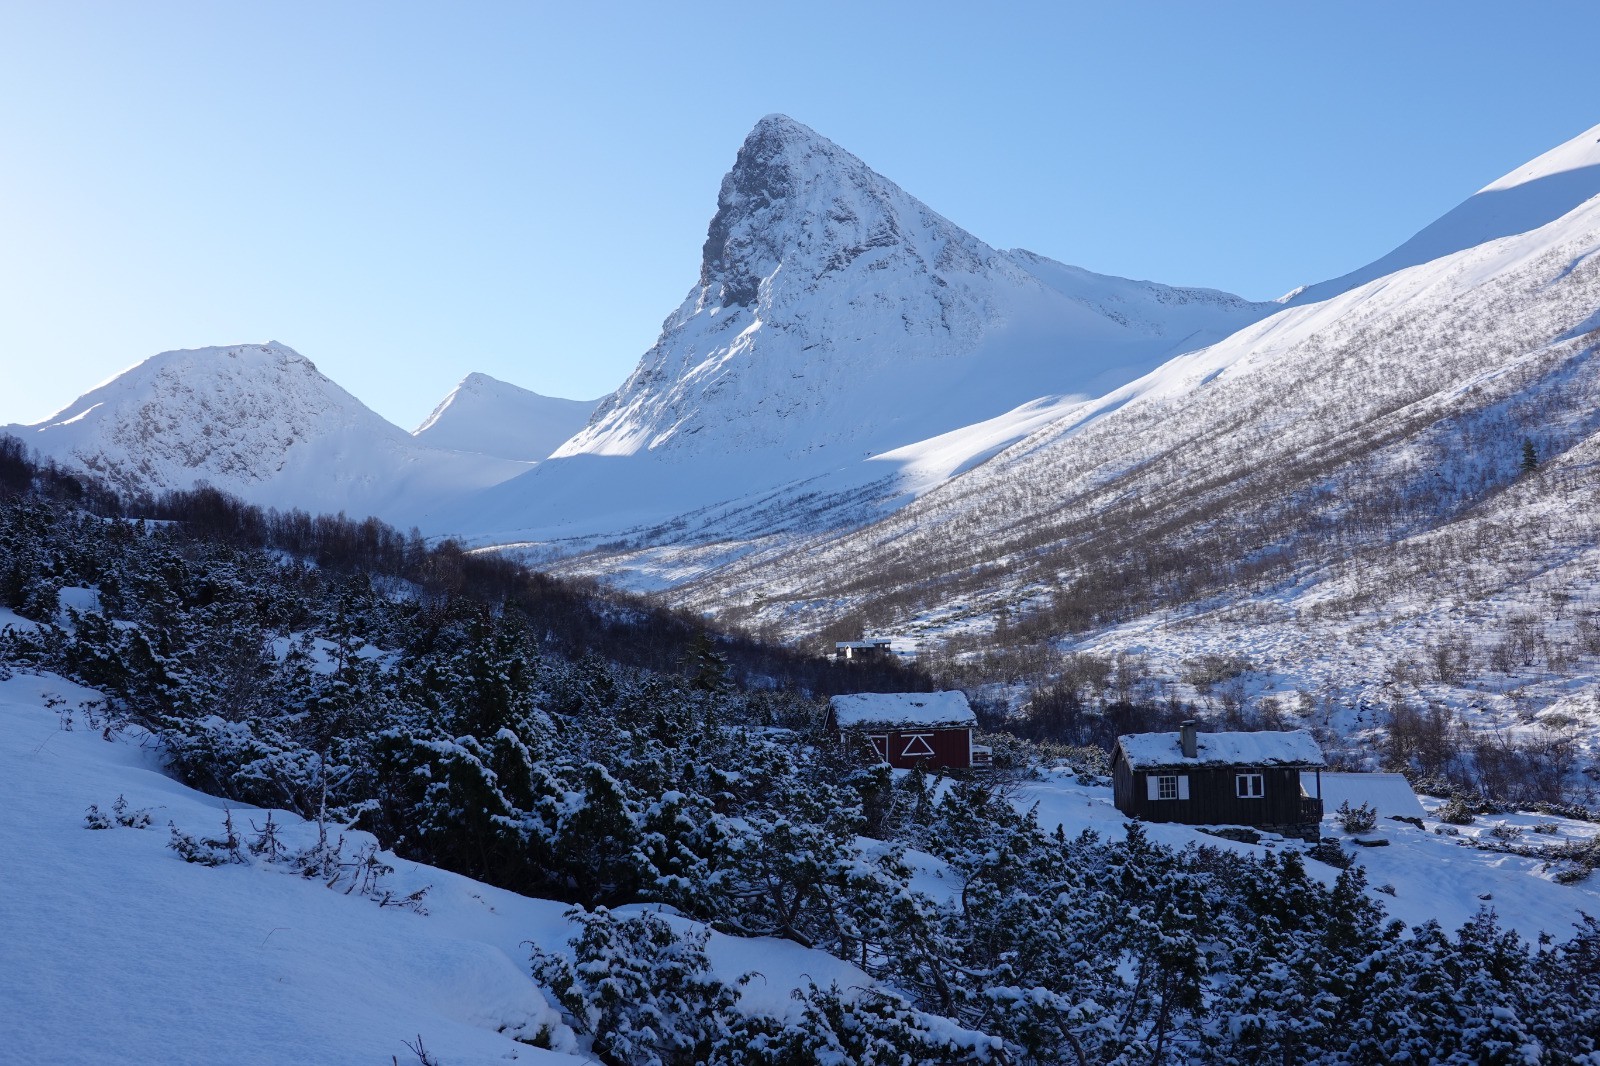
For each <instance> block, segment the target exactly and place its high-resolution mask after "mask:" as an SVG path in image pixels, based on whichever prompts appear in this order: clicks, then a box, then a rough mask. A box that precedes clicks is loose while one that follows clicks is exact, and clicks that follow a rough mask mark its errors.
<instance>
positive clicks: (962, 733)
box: [828, 692, 990, 770]
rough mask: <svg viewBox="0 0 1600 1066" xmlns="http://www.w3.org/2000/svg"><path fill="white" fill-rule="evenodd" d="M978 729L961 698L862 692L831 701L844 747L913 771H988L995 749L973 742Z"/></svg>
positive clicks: (832, 724)
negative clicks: (991, 750)
mask: <svg viewBox="0 0 1600 1066" xmlns="http://www.w3.org/2000/svg"><path fill="white" fill-rule="evenodd" d="M977 724H978V719H977V717H976V716H975V715H974V714H973V713H972V708H971V707H970V706H968V705H967V697H966V696H964V695H962V694H961V693H959V692H856V693H851V694H850V695H847V696H835V697H833V699H831V700H829V701H828V728H829V729H830V730H833V731H836V732H838V734H839V739H840V740H841V741H842V742H844V743H846V744H851V743H854V744H856V745H857V746H858V747H859V749H860V750H861V751H862V752H872V753H874V754H875V755H876V757H877V758H878V759H879V760H881V761H883V762H886V763H888V764H889V765H890V766H895V767H900V768H902V769H907V770H909V769H910V768H911V767H913V766H921V767H923V768H924V769H929V770H932V769H940V768H949V769H955V770H965V769H968V768H969V767H987V766H988V765H989V762H990V751H989V749H988V748H987V747H985V746H983V745H982V744H974V743H973V742H972V730H973V727H974V726H976V725H977Z"/></svg>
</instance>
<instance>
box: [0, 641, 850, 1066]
mask: <svg viewBox="0 0 1600 1066" xmlns="http://www.w3.org/2000/svg"><path fill="white" fill-rule="evenodd" d="M7 620H8V619H6V618H0V624H4V623H5V622H6V621H7ZM10 620H14V618H12V619H10ZM98 703H99V699H98V696H97V694H96V693H94V692H92V691H90V690H87V689H84V688H81V687H79V686H77V685H74V684H72V683H70V682H67V681H64V680H62V679H60V678H57V677H54V676H51V675H30V674H17V675H15V676H12V677H10V678H8V679H6V680H3V681H0V782H3V784H0V800H3V802H4V806H5V814H4V817H3V818H0V1005H3V1006H0V1017H4V1019H5V1030H6V1033H5V1039H4V1048H3V1050H0V1060H4V1061H7V1062H17V1063H29V1064H30V1066H47V1064H58V1063H59V1064H81V1063H111V1062H119V1063H121V1062H126V1063H163V1064H171V1066H179V1064H194V1066H209V1064H213V1063H218V1062H228V1063H232V1064H240V1066H249V1064H280V1063H281V1064H289V1063H296V1064H299V1063H387V1062H389V1061H390V1059H391V1056H393V1057H396V1058H398V1060H399V1061H401V1062H408V1061H410V1062H415V1061H416V1058H415V1056H414V1055H412V1053H411V1052H410V1051H408V1050H407V1047H406V1042H408V1041H409V1042H411V1043H415V1042H416V1040H417V1038H418V1037H419V1036H420V1037H421V1038H422V1042H423V1044H424V1045H425V1046H426V1048H427V1050H428V1051H429V1052H430V1053H431V1054H432V1055H434V1056H435V1057H436V1058H437V1059H438V1060H439V1061H441V1062H445V1063H449V1064H450V1066H473V1064H483V1066H488V1064H491V1063H493V1064H503V1063H507V1062H519V1063H546V1062H547V1063H555V1062H578V1061H585V1060H584V1058H583V1057H582V1056H581V1055H579V1054H577V1053H576V1048H577V1044H576V1043H575V1041H574V1039H573V1037H572V1035H571V1033H570V1031H568V1030H566V1029H565V1027H564V1026H563V1025H562V1024H561V1021H560V1017H559V1015H558V1013H557V1012H556V1011H555V1010H554V1009H553V1008H552V1007H551V1005H550V1003H549V1001H548V1000H547V998H546V996H545V995H544V993H543V992H542V991H541V990H540V989H539V987H538V986H537V985H536V984H535V983H534V982H533V980H532V977H531V976H530V968H529V961H528V960H529V944H530V943H532V944H536V945H538V946H540V947H541V948H544V949H547V950H559V949H561V948H562V947H563V946H564V945H565V943H566V941H567V940H568V938H569V937H570V936H571V935H572V931H573V927H572V925H571V923H569V922H568V921H567V920H566V919H565V917H564V914H565V912H566V910H567V906H566V905H565V904H561V903H556V902H552V901H549V900H539V899H529V898H527V897H523V896H518V895H515V894H513V893H510V892H506V891H503V890H500V889H496V888H491V887H489V886H486V885H483V884H480V883H478V882H475V881H472V880H470V879H468V878H465V877H461V876H458V875H456V874H451V873H447V872H445V871H442V870H438V869H434V868H432V867H427V866H421V865H419V864H416V863H411V862H406V861H403V860H400V859H397V858H395V857H394V856H393V855H388V854H384V855H383V856H382V857H383V858H385V859H386V860H387V861H388V862H389V863H390V864H391V865H392V866H393V867H394V872H393V873H392V874H391V875H389V877H388V878H386V885H387V887H389V888H390V889H392V891H393V892H394V895H395V897H396V898H400V897H403V896H404V895H406V894H408V893H411V892H414V891H416V890H418V889H422V888H426V889H427V893H426V895H425V897H424V898H423V900H422V906H423V907H424V908H425V909H426V911H427V913H426V914H419V913H416V912H414V911H413V910H410V909H405V908H399V907H380V906H378V904H377V903H376V902H374V901H373V900H371V899H367V898H363V897H362V896H361V895H359V894H351V895H345V894H344V893H343V891H342V887H343V886H342V885H336V886H335V887H334V888H333V889H332V890H330V889H329V888H326V887H324V885H323V883H322V882H321V881H318V880H307V879H305V878H303V877H300V876H298V875H296V874H294V873H292V872H290V871H289V870H288V869H287V867H286V866H285V865H284V864H272V863H268V862H265V861H264V860H262V859H261V858H259V857H256V858H254V859H253V860H252V861H251V862H250V863H248V864H243V865H237V864H228V865H222V866H216V867H206V866H201V865H195V864H190V863H186V862H184V861H183V860H182V859H181V858H179V856H178V855H177V854H176V853H175V852H174V851H172V850H170V849H169V848H168V846H167V845H168V841H169V839H170V830H169V828H168V823H169V822H170V823H174V824H176V825H177V827H178V828H179V829H180V830H182V831H183V832H185V833H189V834H191V835H193V836H196V837H201V836H220V835H221V833H222V828H223V819H224V816H225V805H224V804H223V802H222V801H220V800H218V799H216V798H214V797H211V796H207V795H204V794H202V793H199V792H196V791H194V790H192V789H189V788H186V787H184V786H183V785H180V784H178V783H177V782H175V781H173V780H172V779H171V778H169V777H167V776H165V775H164V774H163V773H162V772H161V769H160V760H159V758H158V756H157V753H156V752H155V751H154V750H152V749H151V748H150V747H149V745H148V742H145V743H141V738H140V737H139V735H138V734H136V733H130V734H127V735H122V736H118V737H116V738H115V739H113V740H111V741H107V740H105V739H103V738H102V733H101V730H100V729H99V728H97V723H99V722H101V719H99V718H98V717H96V714H95V708H96V706H97V705H98ZM119 797H121V798H122V799H123V800H124V801H125V802H126V805H127V810H128V812H129V813H130V814H131V813H132V812H136V811H141V810H145V811H148V812H149V814H150V818H151V824H150V826H149V827H148V828H142V829H135V828H129V827H124V826H115V827H113V828H109V829H105V830H99V831H91V830H89V829H88V828H86V826H85V813H86V812H87V810H88V808H89V807H90V805H95V806H97V807H98V808H99V809H100V810H101V811H102V812H107V813H109V812H110V810H111V808H112V806H113V804H114V803H116V801H117V800H118V798H119ZM268 813H269V812H266V811H262V810H254V809H247V808H239V807H235V808H233V810H232V817H233V821H234V824H235V827H236V828H237V829H238V830H239V831H240V832H241V834H242V835H243V836H245V837H246V838H247V839H248V838H249V837H251V836H253V835H254V829H253V827H257V826H261V825H264V824H265V821H266V818H267V816H268ZM270 813H271V817H272V818H273V820H274V822H275V823H276V824H278V825H280V826H282V827H283V839H284V841H285V843H286V845H287V846H289V847H290V848H291V849H298V848H302V847H305V846H308V845H310V844H311V843H313V842H314V841H315V836H316V832H315V826H314V825H309V824H306V823H303V822H302V821H301V820H300V819H298V818H296V817H294V816H293V815H291V814H288V813H286V812H283V811H274V812H270ZM345 837H346V840H345V853H346V855H350V854H353V853H354V852H355V851H356V850H357V849H359V848H360V847H362V846H363V845H365V844H367V843H370V842H371V838H370V837H368V836H367V835H366V834H362V833H346V834H345ZM670 920H671V921H673V922H674V923H676V924H687V923H683V922H682V921H681V920H680V919H676V918H673V919H670ZM707 953H708V956H709V958H710V960H711V962H712V965H713V968H714V969H715V971H716V972H717V973H718V974H719V975H720V976H722V977H723V978H724V979H725V980H730V981H731V980H733V979H735V978H737V977H739V976H740V975H742V974H744V973H746V972H749V971H753V970H754V971H759V973H760V976H759V977H757V978H756V979H755V980H753V981H752V982H751V983H750V984H749V985H747V986H745V988H744V989H743V993H742V994H743V996H744V1000H745V1002H746V1003H747V1004H748V1005H749V1006H750V1007H752V1008H753V1009H758V1010H762V1011H765V1012H769V1013H773V1014H779V1015H781V1014H783V1013H784V1012H785V1011H786V1010H787V1008H788V1005H789V1004H790V1000H789V998H788V996H789V992H790V990H792V989H794V988H798V987H801V986H803V985H805V984H806V983H807V982H808V980H810V979H815V980H817V981H818V982H820V983H822V984H823V985H826V984H827V983H828V982H829V981H833V980H836V981H838V983H839V984H840V986H841V987H850V986H864V985H869V984H871V982H870V980H869V979H868V978H866V976H865V975H864V974H862V973H861V972H860V971H859V970H856V969H855V968H854V967H851V966H849V965H847V964H846V963H843V962H840V961H838V960H836V959H834V958H832V957H831V956H829V955H826V954H824V953H822V952H818V951H811V950H807V949H805V948H801V947H799V946H797V945H795V944H792V943H789V942H787V941H778V940H770V939H748V940H745V939H738V938H733V937H726V936H722V935H720V934H713V935H712V937H711V941H710V943H709V944H708V945H707ZM541 1028H545V1029H546V1032H547V1033H548V1034H550V1036H551V1037H552V1039H553V1042H554V1045H555V1046H556V1047H557V1048H560V1049H563V1050H561V1051H550V1050H542V1049H539V1048H536V1047H533V1046H531V1045H529V1044H526V1043H521V1042H519V1041H518V1039H517V1038H518V1037H522V1038H524V1039H533V1038H535V1037H536V1035H537V1034H538V1032H539V1031H540V1029H541Z"/></svg>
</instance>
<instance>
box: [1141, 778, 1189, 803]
mask: <svg viewBox="0 0 1600 1066" xmlns="http://www.w3.org/2000/svg"><path fill="white" fill-rule="evenodd" d="M1144 780H1145V788H1146V790H1147V791H1146V795H1147V796H1149V798H1150V799H1152V800H1154V801H1156V802H1159V803H1165V802H1168V801H1171V800H1186V799H1188V798H1189V775H1188V774H1150V775H1148V776H1147V777H1146V778H1145V779H1144ZM1167 782H1171V786H1170V788H1167V787H1163V786H1164V785H1166V783H1167Z"/></svg>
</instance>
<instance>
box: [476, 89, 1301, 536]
mask: <svg viewBox="0 0 1600 1066" xmlns="http://www.w3.org/2000/svg"><path fill="white" fill-rule="evenodd" d="M1276 309H1277V305H1275V304H1253V303H1248V302H1246V301H1244V300H1241V299H1239V298H1238V297H1235V296H1231V295H1228V294H1226V293H1221V292H1216V291H1212V290H1207V289H1179V288H1172V287H1169V286H1163V285H1157V284H1154V283H1149V282H1133V281H1126V280H1124V279H1119V278H1107V277H1102V276H1100V275H1095V274H1091V273H1089V272H1087V271H1083V270H1078V269H1076V268H1073V267H1067V266H1064V265H1062V264H1059V263H1054V262H1052V261H1050V260H1048V259H1044V258H1042V257H1039V256H1036V255H1033V254H1031V253H1027V252H1002V251H998V250H996V249H994V248H991V247H990V246H989V245H987V244H985V243H983V242H982V241H980V240H979V239H978V238H976V237H974V236H973V235H971V234H970V233H967V232H966V231H964V230H962V229H960V228H959V227H957V226H955V225H954V224H953V223H951V222H950V221H948V220H947V219H945V218H943V217H941V216H940V215H938V214H937V213H935V212H934V211H933V210H931V209H930V208H928V207H927V206H926V205H924V204H922V203H921V202H919V201H917V200H916V199H914V198H913V197H911V196H909V195H908V194H906V193H905V192H904V191H902V190H901V189H900V188H899V187H898V186H896V185H894V184H893V183H892V182H890V181H888V180H887V179H885V178H883V177H881V176H880V175H878V174H876V173H874V172H873V171H872V170H871V169H870V168H869V167H868V166H867V165H866V164H865V163H863V162H862V161H861V160H859V159H857V158H856V157H855V156H853V155H851V154H850V153H848V152H846V151H844V150H843V149H842V148H839V147H838V146H837V145H835V144H833V143H832V142H830V141H828V140H826V139H825V138H823V137H820V136H819V135H817V134H816V133H814V132H813V131H811V130H809V129H807V128H806V127H805V126H802V125H800V124H799V123H797V122H794V121H793V120H791V119H788V118H786V117H784V116H781V115H773V116H768V117H767V118H765V119H762V120H761V122H760V123H758V124H757V126H756V127H755V129H754V130H753V131H752V132H751V134H750V135H749V137H748V138H747V139H746V140H745V142H744V144H743V146H742V147H741V148H740V149H739V153H738V157H737V159H736V161H735V163H734V166H733V169H732V170H731V171H730V172H729V173H728V175H727V177H726V178H724V180H723V183H722V188H721V191H720V193H719V196H718V201H717V211H716V214H715V216H714V217H713V218H712V220H711V224H710V226H709V229H708V234H707V238H706V242H705V247H704V250H703V255H702V262H701V267H700V277H699V280H698V282H697V283H696V285H695V286H694V287H693V289H691V291H690V293H689V295H688V297H687V298H686V299H685V300H684V302H683V304H682V305H681V306H680V307H679V308H678V310H677V311H676V312H674V313H673V314H672V315H671V316H670V317H669V318H668V319H667V321H666V323H665V324H664V326H663V328H662V333H661V337H660V339H659V340H658V341H657V343H656V345H655V347H653V348H652V349H651V350H650V351H649V352H647V353H645V355H644V357H643V358H642V359H641V360H640V363H639V365H638V367H637V369H635V371H634V372H633V374H632V375H631V376H630V377H629V378H628V380H627V381H626V382H625V383H624V384H623V385H622V387H621V388H620V389H618V390H617V392H615V393H614V394H612V395H611V396H610V397H608V398H607V399H606V400H605V401H603V402H602V403H601V405H600V407H599V408H598V409H597V410H596V412H595V414H594V417H593V419H592V420H591V421H590V424H589V425H588V426H587V427H586V428H584V429H583V430H582V431H581V432H579V433H577V434H576V435H575V436H574V437H573V438H572V439H571V440H569V441H568V442H567V443H566V444H564V445H563V446H562V447H561V448H560V449H558V450H557V451H556V452H555V454H554V455H553V456H552V461H551V462H548V463H545V464H542V465H541V466H540V468H539V469H537V470H535V471H533V472H531V473H530V475H528V476H526V477H524V478H522V479H519V480H518V481H516V482H514V483H511V484H508V485H505V486H502V487H501V488H500V489H497V490H495V491H494V492H492V493H490V494H488V497H487V498H486V501H485V505H484V507H482V508H480V509H477V510H475V511H474V513H472V514H471V515H470V516H467V517H465V518H464V526H465V528H472V529H477V530H493V529H498V530H521V529H530V528H531V529H535V530H539V529H548V528H549V525H548V523H549V516H550V515H552V514H555V515H560V516H561V517H562V518H563V519H564V520H565V521H566V522H567V523H568V524H569V525H571V526H573V527H576V528H579V529H586V530H589V531H602V530H605V529H611V530H616V529H620V528H625V527H626V526H628V525H631V524H637V523H648V522H650V521H652V520H653V521H664V520H667V519H670V518H672V517H673V516H675V515H682V514H685V513H687V512H689V511H692V510H694V509H696V508H698V507H704V506H708V505H713V504H718V503H723V502H726V501H733V500H738V499H741V498H745V497H748V496H750V495H751V494H752V493H756V492H759V491H761V490H765V489H770V488H773V487H776V486H780V485H783V484H785V483H797V482H800V481H803V480H806V479H810V478H814V477H817V476H819V475H828V477H829V478H830V479H833V480H830V482H829V484H830V485H832V486H834V487H836V488H843V489H850V490H852V491H853V490H855V489H857V488H859V487H860V486H861V485H863V484H866V483H871V482H874V481H876V480H877V479H879V478H882V477H885V476H887V475H890V474H892V473H893V472H894V467H895V464H894V463H893V462H880V463H878V464H876V465H875V466H874V467H873V468H871V469H870V470H863V469H862V468H861V467H860V463H861V460H863V459H865V458H867V457H869V456H873V455H878V454H881V453H883V452H885V451H889V450H892V449H895V448H900V447H904V446H906V445H909V444H913V443H914V442H917V441H921V440H925V439H927V438H930V437H934V436H937V435H939V434H943V433H947V432H949V431H951V430H955V429H958V428H960V427H962V426H966V425H970V424H972V423H974V422H979V421H983V420H985V419H990V418H993V417H995V416H998V415H1001V414H1003V413H1005V412H1007V411H1010V410H1012V409H1014V408H1017V407H1018V406H1019V405H1023V404H1026V403H1029V402H1031V401H1034V400H1037V399H1039V398H1041V397H1047V396H1048V397H1059V396H1062V395H1081V396H1089V395H1097V394H1099V393H1102V392H1104V391H1106V390H1107V389H1109V388H1112V387H1115V386H1116V385H1119V384H1121V383H1123V382H1126V381H1128V380H1130V379H1132V378H1133V377H1135V376H1137V375H1138V374H1139V373H1142V372H1144V371H1146V370H1149V369H1150V368H1152V367H1154V366H1156V365H1158V364H1159V363H1160V362H1162V361H1163V360H1165V359H1167V358H1170V357H1171V356H1173V355H1175V354H1177V353H1179V352H1182V351H1187V350H1190V349H1193V348H1195V347H1199V346H1200V345H1202V344H1204V343H1207V342H1209V341H1212V340H1216V339H1219V338H1220V337H1222V336H1225V335H1227V334H1228V333H1231V332H1233V331H1234V330H1236V329H1238V328H1239V327H1240V326H1242V325H1245V324H1248V323H1249V322H1253V321H1255V320H1257V319H1259V318H1261V317H1263V316H1264V315H1265V314H1267V313H1268V312H1270V311H1272V310H1276ZM620 501H625V503H621V502H620Z"/></svg>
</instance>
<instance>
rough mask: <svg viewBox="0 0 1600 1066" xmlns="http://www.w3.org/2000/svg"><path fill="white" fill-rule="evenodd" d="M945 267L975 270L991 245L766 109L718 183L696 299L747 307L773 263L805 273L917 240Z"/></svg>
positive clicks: (877, 256) (771, 275)
mask: <svg viewBox="0 0 1600 1066" xmlns="http://www.w3.org/2000/svg"><path fill="white" fill-rule="evenodd" d="M952 243H953V244H954V245H956V246H958V247H959V248H960V249H961V250H962V251H963V252H964V253H965V254H964V255H956V256H950V257H947V258H946V259H945V261H944V262H941V263H940V264H939V266H940V267H941V268H942V269H948V268H950V267H952V266H960V267H964V268H966V269H968V270H971V269H975V268H976V267H977V266H978V265H980V263H981V261H982V260H983V259H984V258H986V257H988V256H992V255H993V249H991V248H989V247H988V246H987V245H985V244H983V243H982V242H981V241H979V240H977V239H976V238H975V237H973V236H972V235H971V234H968V233H966V232H965V231H963V230H961V229H959V228H958V227H956V226H953V225H952V224H950V223H949V222H948V221H946V220H945V219H943V218H941V217H939V216H938V215H936V214H934V213H933V212H932V211H930V210H929V209H928V208H927V207H926V206H924V205H923V204H921V203H920V202H918V201H917V200H915V199H913V198H912V197H910V196H908V195H907V194H906V193H905V192H903V191H902V190H901V189H900V188H899V187H898V186H897V185H895V184H894V183H893V182H891V181H889V180H888V179H886V178H884V177H882V176H880V175H879V174H877V173H875V172H874V171H873V170H872V168H870V167H868V166H867V165H866V164H865V163H863V162H862V161H861V160H860V159H858V158H856V157H855V156H854V155H851V154H850V153H849V152H847V151H845V150H844V149H843V148H840V147H839V146H838V145H836V144H834V143H833V142H832V141H830V140H828V139H827V138H825V137H823V136H821V135H819V134H817V133H816V132H814V131H813V130H811V129H809V128H807V127H806V126H803V125H801V124H800V123H798V122H796V121H794V120H793V119H791V118H789V117H787V116H785V115H768V116H767V117H766V118H764V119H762V120H761V121H760V122H759V123H757V124H756V127H755V129H753V130H751V132H750V135H749V136H748V137H746V138H745V141H744V144H743V145H742V146H741V147H740V148H739V154H738V157H737V158H736V159H735V161H734V165H733V169H732V170H730V171H729V172H728V174H727V176H726V177H724V178H723V179H722V188H721V190H720V192H719V194H718V196H717V212H716V215H715V216H713V218H712V219H711V225H710V226H709V227H708V230H707V234H706V242H705V247H704V250H703V255H702V259H701V266H700V285H701V289H702V293H701V298H702V301H703V303H702V305H703V306H705V305H710V306H716V307H730V308H731V307H736V306H737V307H749V306H751V305H752V304H754V303H756V302H757V299H758V297H759V294H760V289H761V285H762V283H763V282H770V281H773V280H775V276H776V272H777V270H778V268H779V267H780V266H782V267H784V268H785V269H786V271H787V272H788V273H790V274H796V273H798V274H800V275H802V279H808V278H814V277H819V276H821V275H824V274H827V273H830V272H834V271H840V270H843V269H844V268H846V267H848V266H849V265H850V264H851V263H853V262H854V261H855V260H856V259H858V258H860V257H862V256H864V255H869V253H871V254H874V260H873V261H876V262H882V261H883V260H884V259H885V258H886V257H887V256H889V255H890V254H892V252H891V250H892V249H895V248H898V247H904V246H908V245H910V246H915V251H916V252H919V253H923V254H922V255H921V258H928V255H927V253H932V255H933V256H934V257H938V256H939V253H940V252H942V251H943V247H944V246H945V245H948V244H952Z"/></svg>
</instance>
